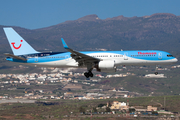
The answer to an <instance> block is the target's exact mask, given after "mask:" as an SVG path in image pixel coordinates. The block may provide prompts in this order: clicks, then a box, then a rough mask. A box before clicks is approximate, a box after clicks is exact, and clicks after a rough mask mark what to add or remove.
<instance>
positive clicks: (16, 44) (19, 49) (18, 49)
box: [3, 27, 39, 55]
mask: <svg viewBox="0 0 180 120" xmlns="http://www.w3.org/2000/svg"><path fill="white" fill-rule="evenodd" d="M3 29H4V32H5V34H6V37H7V39H8V41H9V44H10V46H11V49H12V51H13V53H14V55H26V54H33V53H39V52H37V51H36V50H34V49H33V48H32V47H31V46H30V45H29V44H28V43H27V42H26V41H25V40H24V39H23V38H22V37H21V36H20V35H19V34H18V33H17V32H16V31H15V30H14V29H13V28H11V27H7V28H3Z"/></svg>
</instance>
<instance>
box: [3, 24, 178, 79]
mask: <svg viewBox="0 0 180 120" xmlns="http://www.w3.org/2000/svg"><path fill="white" fill-rule="evenodd" d="M3 29H4V32H5V34H6V37H7V39H8V41H9V44H10V47H11V49H12V51H13V54H9V53H5V55H6V56H7V58H6V60H8V61H12V62H18V63H25V64H29V65H36V66H42V67H57V68H63V67H65V68H67V67H81V68H82V67H85V68H87V72H85V73H84V75H85V77H86V78H89V77H93V73H92V70H93V69H96V70H97V71H99V72H115V71H116V68H117V66H121V65H161V64H170V63H175V62H177V61H178V60H177V59H176V58H175V57H173V56H172V55H171V54H170V53H168V52H165V51H159V50H135V51H80V52H79V51H75V50H73V49H71V48H69V47H68V45H67V44H66V42H65V41H64V40H63V38H61V41H62V43H63V46H64V48H65V49H66V50H67V51H68V52H45V53H44V52H38V51H36V50H35V49H34V48H32V47H31V46H30V45H29V44H28V43H27V42H26V41H25V40H24V39H23V38H22V37H21V36H20V35H19V34H18V33H17V32H16V31H15V30H14V29H13V28H11V27H5V28H3ZM155 74H158V73H157V72H155Z"/></svg>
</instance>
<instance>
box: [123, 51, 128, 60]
mask: <svg viewBox="0 0 180 120" xmlns="http://www.w3.org/2000/svg"><path fill="white" fill-rule="evenodd" d="M124 60H128V53H127V52H126V53H124Z"/></svg>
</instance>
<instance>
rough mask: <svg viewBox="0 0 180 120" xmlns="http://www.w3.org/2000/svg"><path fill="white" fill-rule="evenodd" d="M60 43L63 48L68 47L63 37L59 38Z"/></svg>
mask: <svg viewBox="0 0 180 120" xmlns="http://www.w3.org/2000/svg"><path fill="white" fill-rule="evenodd" d="M61 41H62V44H63V46H64V48H65V49H69V47H68V46H67V44H66V42H65V41H64V39H63V38H61Z"/></svg>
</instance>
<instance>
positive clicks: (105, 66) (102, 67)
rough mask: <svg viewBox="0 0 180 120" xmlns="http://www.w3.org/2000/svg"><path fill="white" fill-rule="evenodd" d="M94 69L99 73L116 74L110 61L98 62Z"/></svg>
mask: <svg viewBox="0 0 180 120" xmlns="http://www.w3.org/2000/svg"><path fill="white" fill-rule="evenodd" d="M96 69H97V71H99V72H116V66H115V64H114V61H110V60H105V61H100V62H99V63H98V65H97V67H96Z"/></svg>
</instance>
